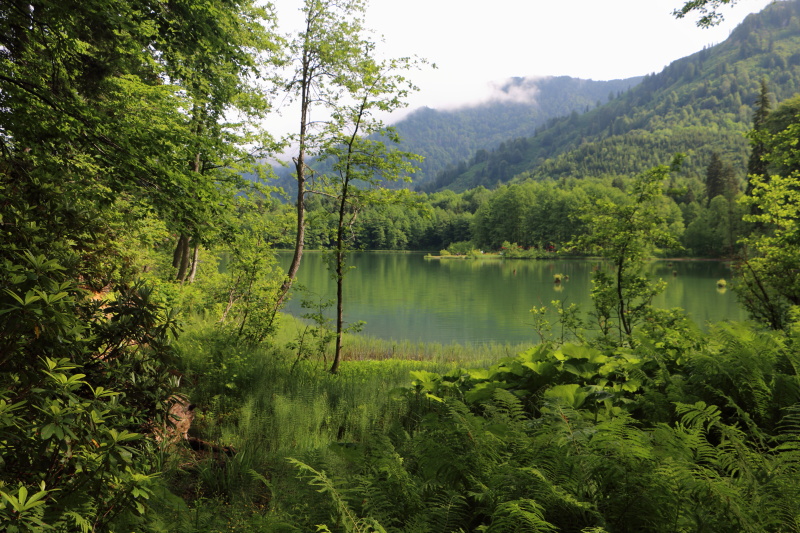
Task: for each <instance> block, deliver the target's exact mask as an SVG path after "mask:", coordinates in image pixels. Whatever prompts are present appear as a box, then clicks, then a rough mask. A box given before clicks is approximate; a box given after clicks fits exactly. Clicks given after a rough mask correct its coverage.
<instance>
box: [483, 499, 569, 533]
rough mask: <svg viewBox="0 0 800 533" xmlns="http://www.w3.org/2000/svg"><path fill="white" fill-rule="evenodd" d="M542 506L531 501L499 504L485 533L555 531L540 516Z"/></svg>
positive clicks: (539, 532) (513, 501) (538, 532)
mask: <svg viewBox="0 0 800 533" xmlns="http://www.w3.org/2000/svg"><path fill="white" fill-rule="evenodd" d="M542 511H543V509H542V506H541V505H539V504H538V503H536V502H535V501H533V500H527V499H526V500H512V501H508V502H503V503H501V504H500V505H499V506H498V507H497V509H496V510H495V513H494V515H493V516H492V523H491V525H490V526H489V527H487V528H486V529H484V530H483V531H486V533H511V532H515V533H517V532H518V533H541V532H545V531H556V528H555V527H554V526H553V525H552V524H550V523H549V522H547V521H546V520H545V519H544V517H543V516H542Z"/></svg>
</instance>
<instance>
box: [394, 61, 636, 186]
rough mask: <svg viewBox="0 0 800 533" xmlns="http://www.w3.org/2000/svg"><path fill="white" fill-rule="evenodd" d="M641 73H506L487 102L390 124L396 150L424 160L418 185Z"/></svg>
mask: <svg viewBox="0 0 800 533" xmlns="http://www.w3.org/2000/svg"><path fill="white" fill-rule="evenodd" d="M641 80H642V77H641V76H640V77H636V78H629V79H624V80H612V81H593V80H582V79H578V78H571V77H569V76H559V77H547V78H535V79H532V78H512V79H509V80H507V81H506V82H505V83H504V84H503V85H501V86H500V87H498V88H497V90H496V92H495V95H494V96H493V98H492V99H490V100H489V101H487V102H485V103H482V104H479V105H475V106H467V107H463V108H459V109H455V110H449V111H438V110H436V109H430V108H422V109H418V110H416V111H414V112H413V113H411V114H410V115H409V116H407V117H406V118H405V119H403V120H402V121H400V122H398V123H397V124H395V125H394V126H395V128H396V129H397V132H398V133H399V134H400V138H401V139H402V142H401V146H400V147H401V149H403V150H406V151H409V152H413V153H417V154H420V155H422V156H424V157H425V161H424V162H423V163H422V164H421V165H420V170H419V172H417V174H416V175H415V177H414V183H415V186H417V187H424V185H425V184H426V183H427V182H430V181H431V180H432V179H433V177H434V176H435V175H436V174H437V173H438V172H440V171H441V170H444V169H445V168H447V167H448V166H450V165H453V164H455V163H458V162H459V161H462V160H465V159H467V158H469V157H470V156H471V155H472V154H473V153H474V152H475V151H477V150H479V149H484V150H491V149H494V148H497V147H498V146H499V145H500V143H502V142H503V141H507V140H509V139H514V138H517V137H528V136H531V135H533V134H534V133H535V132H536V129H537V128H538V127H540V126H542V125H544V124H545V123H546V122H547V121H548V120H550V119H552V118H554V117H560V116H563V115H567V114H569V113H571V112H573V111H575V112H577V113H584V112H586V111H589V110H590V109H594V108H595V107H597V106H598V105H602V104H603V103H605V102H608V101H609V98H615V97H616V96H617V95H619V94H621V93H622V92H624V91H627V90H628V89H630V88H631V87H634V86H636V85H637V84H638V83H640V82H641Z"/></svg>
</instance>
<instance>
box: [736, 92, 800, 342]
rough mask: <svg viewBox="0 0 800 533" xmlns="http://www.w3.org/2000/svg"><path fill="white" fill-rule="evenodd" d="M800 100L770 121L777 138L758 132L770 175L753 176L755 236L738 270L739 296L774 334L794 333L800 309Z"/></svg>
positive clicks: (749, 200) (746, 242) (781, 108)
mask: <svg viewBox="0 0 800 533" xmlns="http://www.w3.org/2000/svg"><path fill="white" fill-rule="evenodd" d="M797 105H798V100H797V99H796V98H795V99H792V100H789V101H788V102H785V103H784V104H782V105H781V106H779V107H778V108H777V109H776V110H775V112H774V114H773V115H770V117H769V118H768V124H770V127H771V128H772V130H773V131H772V132H771V133H767V132H757V133H756V135H755V137H756V138H755V139H754V142H761V143H763V144H764V163H766V164H767V166H768V171H769V172H768V174H766V175H761V176H759V175H752V176H750V182H749V183H750V194H751V196H749V197H745V198H743V200H742V202H743V203H745V204H746V205H750V206H751V213H750V214H748V215H745V217H744V218H745V220H747V221H749V222H753V223H755V226H756V229H755V231H754V232H753V233H752V234H751V235H750V236H749V237H747V238H745V239H743V243H744V245H745V247H746V249H745V253H744V258H743V259H742V261H741V262H740V263H739V264H738V266H737V271H738V273H739V281H738V282H737V284H736V290H737V292H738V293H739V295H740V297H741V300H742V303H743V304H744V305H745V307H746V308H747V309H748V311H749V312H750V314H751V315H752V316H753V317H754V318H756V319H757V320H760V321H762V322H764V323H766V324H768V325H769V326H770V327H772V328H776V329H778V328H785V327H788V326H789V324H790V323H791V321H792V319H791V318H790V317H791V314H792V313H793V309H796V308H797V306H800V281H798V279H800V278H798V276H797V273H798V269H799V268H800V253H799V252H798V247H799V246H800V231H798V227H797V219H798V216H800V191H798V189H797V178H798V176H800V174H799V173H798V172H800V170H798V169H800V165H798V162H797V149H796V136H797V134H798V132H799V131H800V123H798V120H797Z"/></svg>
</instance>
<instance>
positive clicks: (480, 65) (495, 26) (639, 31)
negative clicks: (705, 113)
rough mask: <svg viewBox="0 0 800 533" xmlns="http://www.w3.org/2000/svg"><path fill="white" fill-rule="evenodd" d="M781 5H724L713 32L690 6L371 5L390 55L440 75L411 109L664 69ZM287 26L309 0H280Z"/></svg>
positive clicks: (575, 0) (570, 1)
mask: <svg viewBox="0 0 800 533" xmlns="http://www.w3.org/2000/svg"><path fill="white" fill-rule="evenodd" d="M771 1H772V0H739V1H738V3H737V4H736V5H734V6H733V7H724V8H723V13H724V15H725V22H724V23H723V24H722V25H720V26H718V27H716V28H712V29H705V30H704V29H700V28H698V27H697V26H696V20H697V18H698V17H697V15H694V16H693V17H692V18H691V19H689V18H687V19H682V20H677V19H675V18H674V17H673V16H672V15H671V13H672V11H673V10H674V9H676V8H678V7H680V6H681V5H682V4H683V2H682V1H681V0H605V1H602V0H371V2H370V5H369V10H368V12H367V16H366V21H365V22H366V26H367V27H369V28H371V29H372V30H374V31H375V34H376V36H377V37H380V36H383V38H384V42H383V43H382V44H381V45H380V48H381V49H382V50H383V51H384V52H385V53H386V55H387V56H391V57H400V56H408V55H418V56H421V57H425V58H427V59H428V60H429V61H431V62H433V63H436V65H437V66H438V69H436V70H433V69H429V70H427V71H423V72H416V73H414V75H413V79H414V81H415V82H416V84H417V85H418V86H419V87H420V91H419V93H417V94H415V95H414V96H413V97H412V98H411V99H409V103H410V106H409V107H410V108H411V109H413V108H416V107H421V106H428V107H433V108H436V109H447V108H452V107H458V106H461V105H464V104H465V103H474V102H478V101H481V100H485V99H487V98H488V97H489V95H490V94H491V87H492V86H493V84H496V83H499V82H502V80H504V79H506V78H509V77H514V76H521V77H536V76H560V75H568V76H573V77H578V78H589V79H595V80H610V79H617V78H627V77H631V76H639V75H644V74H648V73H651V72H660V71H661V69H662V68H663V67H664V66H666V65H667V64H669V63H670V62H672V61H674V60H676V59H679V58H681V57H684V56H687V55H689V54H692V53H694V52H697V51H698V50H701V49H702V48H703V47H704V46H705V45H710V44H716V43H719V42H722V41H724V40H725V38H727V36H728V35H729V34H730V32H731V30H732V29H733V28H735V27H736V25H737V24H738V23H739V22H741V21H742V20H743V19H744V18H745V17H746V16H747V15H748V14H749V13H753V12H757V11H760V10H762V9H763V8H764V7H765V6H767V5H768V4H770V3H771ZM273 3H274V4H275V5H276V7H277V9H278V15H279V19H280V20H281V21H282V24H281V29H282V31H283V32H289V31H290V30H291V29H292V28H291V26H292V25H293V24H298V22H299V21H300V20H301V15H300V13H299V8H300V6H301V5H302V0H273Z"/></svg>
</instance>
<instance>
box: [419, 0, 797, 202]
mask: <svg viewBox="0 0 800 533" xmlns="http://www.w3.org/2000/svg"><path fill="white" fill-rule="evenodd" d="M761 80H765V81H766V83H767V85H768V87H769V90H770V92H771V93H772V95H773V98H774V100H777V101H781V100H784V99H786V98H788V97H790V96H791V95H793V94H794V93H796V92H797V91H798V90H800V2H797V1H786V2H777V3H775V4H772V5H770V6H769V7H768V8H767V9H765V10H764V11H762V12H761V13H759V14H754V15H750V16H749V17H747V19H745V20H744V22H742V24H741V25H739V26H738V27H737V29H736V30H734V31H733V32H732V33H731V35H730V37H729V38H728V39H727V40H726V41H724V42H723V43H721V44H719V45H716V46H713V47H710V48H706V49H704V50H702V51H700V52H697V53H695V54H693V55H691V56H688V57H685V58H683V59H679V60H677V61H675V62H673V63H672V64H670V65H669V66H667V67H666V68H664V70H663V71H662V72H660V73H658V74H651V75H648V76H646V77H645V78H644V79H643V81H642V83H641V84H639V85H637V86H636V87H634V88H632V89H631V90H630V91H628V92H626V93H624V94H622V95H621V96H620V97H619V98H615V99H613V100H612V101H610V102H608V103H606V104H604V105H602V106H600V107H597V108H596V109H592V110H590V111H589V112H587V113H584V114H579V113H577V112H573V113H571V114H570V115H569V116H565V117H562V118H560V119H556V120H551V121H549V122H548V123H547V124H546V126H545V127H543V128H541V129H540V131H539V132H538V133H537V134H536V135H533V136H531V137H519V138H517V139H514V140H512V141H506V142H504V143H503V144H501V145H500V146H498V147H497V148H496V149H493V150H491V151H487V150H478V151H476V152H475V153H474V154H473V156H472V157H471V158H470V159H469V161H465V162H462V163H460V164H459V165H454V166H451V167H450V168H448V169H447V170H445V171H443V172H440V173H439V174H438V175H437V177H436V179H435V181H434V182H433V183H430V184H427V185H422V186H418V187H419V188H420V189H422V190H427V191H432V190H442V189H451V190H455V191H463V190H466V189H469V188H472V187H476V186H478V185H483V186H487V187H494V186H496V185H498V184H500V183H504V182H508V181H510V180H512V179H515V180H517V181H520V180H525V179H529V178H533V179H542V178H548V177H549V178H561V177H568V176H572V177H587V176H595V177H599V176H609V175H632V174H636V173H639V172H642V171H644V170H645V169H647V168H650V167H652V166H654V165H657V164H662V163H665V162H668V161H669V159H670V157H671V156H672V154H674V153H676V152H682V153H686V154H688V155H689V157H688V159H687V160H686V164H685V167H684V168H685V171H686V172H688V173H691V174H693V175H701V174H702V173H703V171H704V170H705V168H706V166H707V165H708V162H709V160H710V157H711V154H712V152H717V153H719V154H720V155H721V157H722V158H723V159H725V160H726V161H728V162H730V163H731V164H733V165H734V168H735V169H736V171H737V174H738V175H739V176H740V177H741V178H743V176H744V173H745V167H746V162H747V157H748V153H749V148H748V141H747V139H746V138H745V136H744V133H746V132H747V131H748V130H749V129H750V127H751V122H752V121H751V115H752V110H751V106H752V105H753V103H754V102H755V101H756V99H757V98H758V95H759V88H760V82H761Z"/></svg>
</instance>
